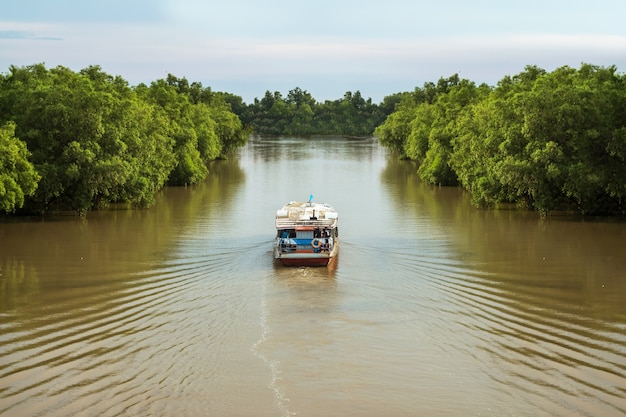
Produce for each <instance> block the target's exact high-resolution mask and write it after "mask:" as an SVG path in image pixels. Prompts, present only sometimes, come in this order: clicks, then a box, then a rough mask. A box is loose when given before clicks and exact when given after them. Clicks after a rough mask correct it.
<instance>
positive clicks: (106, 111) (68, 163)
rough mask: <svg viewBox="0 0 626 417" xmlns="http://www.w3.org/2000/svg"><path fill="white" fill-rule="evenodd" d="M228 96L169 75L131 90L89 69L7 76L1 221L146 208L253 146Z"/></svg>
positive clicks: (0, 106)
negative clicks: (162, 193)
mask: <svg viewBox="0 0 626 417" xmlns="http://www.w3.org/2000/svg"><path fill="white" fill-rule="evenodd" d="M248 135H249V133H248V131H247V130H246V129H244V127H243V125H242V123H241V121H240V119H239V118H238V117H237V115H235V114H234V113H233V112H232V111H231V109H230V105H229V104H228V103H227V102H226V101H225V100H224V98H223V95H221V94H219V93H213V92H212V91H211V89H210V88H204V87H202V85H201V84H199V83H191V84H190V83H189V82H188V81H187V80H186V79H185V78H182V79H179V78H177V77H174V76H172V75H168V77H167V79H162V80H157V81H154V82H152V83H151V84H150V85H149V86H148V85H145V84H140V85H138V86H136V87H132V88H131V87H130V86H129V84H128V82H126V81H125V80H124V79H123V78H121V77H119V76H111V75H108V74H106V73H104V72H103V71H102V70H101V68H100V67H98V66H92V67H89V68H86V69H83V70H82V71H80V72H74V71H71V70H70V69H68V68H65V67H61V66H59V67H56V68H52V69H47V68H46V67H45V66H44V65H43V64H37V65H32V66H27V67H21V68H18V67H14V66H12V67H11V68H10V71H9V73H7V74H4V75H0V212H5V213H15V212H17V213H45V212H48V211H58V210H72V211H75V212H77V213H79V214H81V215H83V214H85V213H86V212H87V211H88V210H92V209H96V208H104V207H107V206H109V205H110V204H112V203H127V204H131V205H133V206H137V207H141V206H149V205H150V204H152V202H153V200H154V197H155V194H156V192H157V191H159V190H160V189H161V188H162V187H163V186H165V185H185V184H195V183H198V182H200V181H202V180H204V179H205V178H206V176H207V173H208V170H207V162H209V161H211V160H214V159H217V158H223V157H226V156H228V154H229V153H231V152H232V151H233V150H235V149H237V148H238V147H240V146H242V145H244V144H245V143H246V141H247V138H248Z"/></svg>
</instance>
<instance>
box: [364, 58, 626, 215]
mask: <svg viewBox="0 0 626 417" xmlns="http://www.w3.org/2000/svg"><path fill="white" fill-rule="evenodd" d="M625 114H626V86H625V79H624V77H623V76H619V75H618V74H617V73H616V68H615V67H608V68H602V67H597V66H593V65H589V64H583V65H582V66H581V67H580V68H579V69H573V68H570V67H561V68H558V69H556V70H555V71H553V72H551V73H547V72H546V71H544V70H542V69H540V68H537V67H534V66H528V67H526V68H525V70H524V71H523V72H522V73H520V74H518V75H515V76H513V77H510V76H507V77H504V78H503V79H502V80H501V81H500V82H499V83H498V85H497V86H496V87H495V88H490V87H487V86H479V87H476V86H475V85H474V84H473V83H471V82H469V81H467V80H459V79H458V77H456V76H454V77H451V78H449V79H441V80H440V81H439V82H438V83H437V84H436V85H435V84H432V83H430V84H425V85H424V88H423V89H416V91H415V92H414V93H413V94H412V95H410V96H407V98H405V100H404V101H403V102H402V104H401V105H400V106H398V107H397V108H396V111H395V112H394V113H392V114H391V115H390V116H389V117H388V118H387V120H386V121H385V123H383V124H382V125H381V126H379V127H378V128H377V130H376V133H377V135H378V136H379V140H380V143H381V144H383V145H385V146H387V147H389V148H390V149H391V150H393V151H396V152H399V153H400V155H401V156H405V157H409V158H411V159H414V160H415V161H417V162H418V164H419V168H418V173H419V175H420V177H421V178H422V179H423V180H424V181H426V182H429V183H433V184H455V183H456V182H457V181H458V182H459V183H460V184H461V185H462V186H463V187H465V188H466V189H468V190H469V191H470V192H471V194H472V201H473V202H474V203H475V204H477V205H480V206H490V205H494V204H498V203H515V204H517V205H520V206H524V207H529V208H533V209H536V210H538V211H540V212H542V213H547V212H549V211H553V210H576V211H579V212H581V213H583V214H625V213H626V207H625V198H626V160H625V159H624V158H625V156H626V152H625V150H626V137H625V132H626V119H625V118H624V115H625Z"/></svg>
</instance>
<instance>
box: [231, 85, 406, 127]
mask: <svg viewBox="0 0 626 417" xmlns="http://www.w3.org/2000/svg"><path fill="white" fill-rule="evenodd" d="M397 101H398V100H396V101H395V102H394V101H393V100H392V99H389V101H388V102H387V103H386V107H383V106H378V105H376V104H373V103H372V100H371V99H367V100H365V99H364V98H363V97H362V96H361V93H360V91H356V92H354V93H352V92H346V93H345V94H344V96H343V98H342V99H339V100H334V101H330V100H327V101H326V102H324V103H318V102H317V101H315V99H314V98H313V97H312V96H311V94H310V93H308V92H307V91H306V90H302V89H301V88H299V87H296V88H295V89H293V90H291V91H289V93H288V94H287V98H286V99H285V98H283V96H282V94H281V93H279V92H278V91H276V92H274V93H271V92H270V91H266V92H265V95H264V97H263V98H262V99H261V100H259V99H255V100H254V103H252V104H250V105H248V106H247V107H245V108H243V107H241V106H239V105H237V107H236V108H235V107H232V108H233V111H234V112H235V113H236V114H238V115H239V117H240V118H241V120H242V122H243V123H244V124H245V125H247V126H249V128H250V129H251V131H253V132H254V133H257V134H262V135H299V136H311V135H315V134H317V135H353V136H368V135H371V134H372V133H373V132H374V129H375V128H376V126H378V125H379V124H380V123H382V121H383V120H384V118H385V117H386V116H387V115H388V114H389V113H391V111H392V110H393V106H394V105H395V103H396V102H397ZM231 102H232V100H231ZM236 104H238V103H236ZM385 109H388V111H387V112H385Z"/></svg>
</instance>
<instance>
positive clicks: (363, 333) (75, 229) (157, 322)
mask: <svg viewBox="0 0 626 417" xmlns="http://www.w3.org/2000/svg"><path fill="white" fill-rule="evenodd" d="M211 172H212V175H211V177H210V178H209V179H208V180H207V181H206V183H204V184H202V185H201V186H199V187H192V188H175V189H168V190H166V191H165V192H163V193H162V194H161V195H160V196H159V198H158V202H157V205H156V206H155V207H153V208H151V209H149V210H143V211H124V210H119V211H110V212H103V213H90V215H89V216H88V217H87V219H86V220H78V219H75V218H73V217H63V216H59V217H54V218H45V219H43V220H42V219H30V220H26V219H22V220H20V221H3V222H2V223H0V416H92V415H98V416H123V415H129V416H130V415H132V416H135V415H141V416H177V417H178V416H203V415H206V416H346V415H351V416H386V415H407V416H409V415H410V416H413V415H428V416H478V415H480V416H592V415H593V416H621V415H624V414H625V413H626V400H625V399H624V398H626V272H624V271H626V256H625V254H626V252H625V250H624V242H625V241H626V224H625V223H624V222H619V221H609V220H606V219H605V220H589V219H587V220H581V219H577V218H570V217H565V216H555V217H551V218H548V219H546V220H540V219H538V218H537V216H536V215H535V214H533V213H524V212H517V211H483V210H477V209H474V208H472V207H471V206H470V205H469V201H468V200H469V199H468V197H467V196H466V195H465V194H464V193H463V192H461V191H459V190H457V189H447V188H438V189H432V188H429V187H425V186H423V185H422V184H420V182H419V181H418V180H417V178H416V176H415V173H414V172H415V169H414V167H413V166H412V165H411V164H410V163H407V162H401V161H396V160H394V159H390V158H388V156H387V155H386V153H385V152H384V150H383V149H381V148H380V147H379V146H378V145H377V144H376V142H375V140H370V139H367V140H350V139H336V138H335V139H331V138H328V139H319V140H311V139H298V138H283V139H263V140H261V139H253V140H251V142H250V144H249V145H248V146H247V147H246V148H245V149H243V150H242V152H241V154H240V156H239V158H237V159H233V160H231V161H222V162H219V163H216V164H214V165H213V166H212V167H211ZM309 194H313V195H314V198H315V200H316V201H320V202H327V203H330V204H332V205H333V206H334V207H335V208H336V209H337V210H338V211H339V215H340V238H341V249H340V255H339V258H338V259H337V262H336V264H335V265H334V267H333V268H331V269H327V268H312V269H311V268H310V269H306V268H283V267H280V266H278V265H275V264H274V263H273V260H272V253H271V244H272V239H273V236H274V234H275V232H274V224H273V221H274V219H273V215H274V213H275V210H276V209H277V208H279V207H280V206H281V205H282V204H283V203H284V202H286V201H289V200H293V199H307V198H308V196H309Z"/></svg>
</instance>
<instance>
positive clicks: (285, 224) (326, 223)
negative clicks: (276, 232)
mask: <svg viewBox="0 0 626 417" xmlns="http://www.w3.org/2000/svg"><path fill="white" fill-rule="evenodd" d="M336 225H337V219H315V220H306V219H305V220H291V219H289V218H280V217H277V218H276V228H278V229H289V228H292V227H296V226H313V227H335V226H336Z"/></svg>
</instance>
